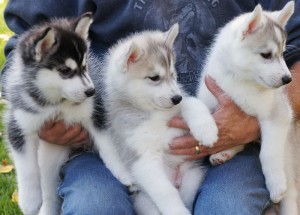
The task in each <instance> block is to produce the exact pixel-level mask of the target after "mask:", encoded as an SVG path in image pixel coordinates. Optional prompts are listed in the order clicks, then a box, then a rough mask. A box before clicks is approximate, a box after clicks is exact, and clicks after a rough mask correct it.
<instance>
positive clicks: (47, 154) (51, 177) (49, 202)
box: [38, 140, 69, 215]
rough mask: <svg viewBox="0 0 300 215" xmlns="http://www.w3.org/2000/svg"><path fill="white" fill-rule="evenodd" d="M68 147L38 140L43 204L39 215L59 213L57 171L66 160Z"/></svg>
mask: <svg viewBox="0 0 300 215" xmlns="http://www.w3.org/2000/svg"><path fill="white" fill-rule="evenodd" d="M68 155H69V148H67V147H64V146H60V145H55V144H50V143H47V142H45V141H42V140H40V148H39V154H38V158H39V164H40V169H41V188H42V194H43V204H42V207H41V209H40V212H39V215H50V214H51V215H59V214H60V210H61V200H60V198H59V197H58V195H57V187H58V185H59V181H60V179H59V172H60V169H61V167H62V165H63V164H64V162H65V161H66V160H67V158H68Z"/></svg>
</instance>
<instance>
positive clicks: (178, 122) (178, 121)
mask: <svg viewBox="0 0 300 215" xmlns="http://www.w3.org/2000/svg"><path fill="white" fill-rule="evenodd" d="M168 126H169V127H173V128H180V129H185V130H189V127H188V125H187V124H186V122H185V121H184V120H183V119H182V118H181V117H173V118H172V119H171V120H170V121H169V122H168Z"/></svg>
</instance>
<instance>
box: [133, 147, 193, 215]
mask: <svg viewBox="0 0 300 215" xmlns="http://www.w3.org/2000/svg"><path fill="white" fill-rule="evenodd" d="M164 165H165V164H164V163H163V158H162V157H161V156H160V155H158V154H154V153H151V152H146V153H144V154H143V155H142V156H141V157H140V158H139V159H138V160H137V161H136V162H135V163H134V164H133V166H132V174H133V176H134V177H135V179H136V182H137V184H138V185H139V186H140V187H141V188H142V189H143V190H144V191H146V192H147V194H148V195H149V196H150V198H151V199H152V201H153V202H154V203H155V204H156V206H157V207H158V209H159V210H160V212H161V213H162V214H164V215H191V212H190V211H189V210H188V209H187V208H186V207H185V205H184V203H183V201H182V200H181V198H180V195H179V192H178V190H177V189H176V188H175V187H174V186H173V184H172V183H171V182H170V180H169V179H168V177H167V174H166V172H165V170H164Z"/></svg>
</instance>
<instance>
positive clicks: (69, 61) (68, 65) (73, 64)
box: [65, 58, 78, 70]
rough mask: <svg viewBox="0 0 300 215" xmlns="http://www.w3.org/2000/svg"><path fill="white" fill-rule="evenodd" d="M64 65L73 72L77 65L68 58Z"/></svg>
mask: <svg viewBox="0 0 300 215" xmlns="http://www.w3.org/2000/svg"><path fill="white" fill-rule="evenodd" d="M65 64H66V66H67V67H69V68H71V69H72V70H75V69H76V68H77V67H78V65H77V63H76V62H75V61H74V60H73V59H71V58H68V59H67V60H66V61H65Z"/></svg>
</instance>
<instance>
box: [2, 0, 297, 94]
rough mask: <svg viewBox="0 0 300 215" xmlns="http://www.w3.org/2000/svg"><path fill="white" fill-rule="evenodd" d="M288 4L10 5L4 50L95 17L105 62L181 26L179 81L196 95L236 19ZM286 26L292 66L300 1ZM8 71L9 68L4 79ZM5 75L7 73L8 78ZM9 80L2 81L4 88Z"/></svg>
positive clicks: (275, 0)
mask: <svg viewBox="0 0 300 215" xmlns="http://www.w3.org/2000/svg"><path fill="white" fill-rule="evenodd" d="M288 1H289V0H261V1H254V0H235V1H234V0H169V1H167V0H56V1H53V0H43V1H36V0H22V1H20V0H11V1H9V3H8V5H7V8H6V10H5V14H4V15H5V20H6V22H7V25H8V26H9V27H10V28H11V29H12V30H13V31H14V32H15V33H16V36H14V37H12V38H11V39H10V40H9V42H8V44H7V45H6V47H5V54H6V56H7V57H8V59H9V55H10V53H11V51H12V49H13V47H14V45H15V43H16V38H17V36H18V35H19V34H21V33H23V32H24V31H25V30H27V29H28V28H30V26H32V25H34V24H38V23H40V22H43V21H45V20H48V19H49V18H53V17H74V16H79V15H81V14H82V13H84V12H86V11H92V12H93V13H94V22H93V24H92V26H91V29H90V33H89V34H90V40H91V48H92V51H93V52H94V53H95V54H96V55H98V57H99V58H101V57H102V56H103V55H104V54H105V53H106V51H107V49H108V48H109V47H110V46H111V45H112V44H113V43H115V42H116V41H117V40H118V39H120V38H122V37H125V36H127V35H129V34H132V33H133V32H136V31H141V30H146V29H160V30H163V31H166V30H168V29H169V28H170V27H171V26H172V25H173V24H174V23H176V22H177V23H179V25H180V32H179V35H178V37H177V39H176V41H175V49H176V54H177V57H176V61H177V62H176V68H177V72H178V81H179V82H180V83H181V84H182V85H183V86H184V88H185V90H186V91H187V92H189V93H190V94H191V95H195V91H196V89H197V83H198V80H199V77H200V74H201V69H202V66H203V62H204V60H205V56H206V54H207V51H208V49H209V47H210V45H211V43H212V41H213V39H214V35H215V34H216V33H217V31H218V29H219V28H220V27H222V26H224V24H226V23H227V22H228V21H230V20H231V19H232V18H233V17H235V16H237V15H239V14H241V13H243V12H249V11H252V10H253V9H254V7H255V6H256V5H257V4H258V3H260V4H262V6H263V8H264V9H266V10H272V11H273V10H280V9H282V8H283V6H284V5H285V4H286V3H287V2H288ZM295 11H296V14H294V15H293V17H292V18H291V20H290V21H289V23H288V25H287V30H288V35H289V37H288V43H287V44H288V46H287V52H286V56H285V57H286V60H287V63H288V65H289V66H290V65H292V64H293V63H294V62H295V61H297V60H298V59H299V57H300V51H299V48H298V47H299V45H300V14H299V12H300V0H299V1H298V0H296V9H295ZM5 71H6V67H4V69H3V71H2V76H3V74H4V73H5ZM4 76H5V74H4ZM3 80H5V79H4V78H2V84H4V85H5V83H3Z"/></svg>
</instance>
